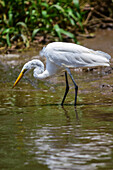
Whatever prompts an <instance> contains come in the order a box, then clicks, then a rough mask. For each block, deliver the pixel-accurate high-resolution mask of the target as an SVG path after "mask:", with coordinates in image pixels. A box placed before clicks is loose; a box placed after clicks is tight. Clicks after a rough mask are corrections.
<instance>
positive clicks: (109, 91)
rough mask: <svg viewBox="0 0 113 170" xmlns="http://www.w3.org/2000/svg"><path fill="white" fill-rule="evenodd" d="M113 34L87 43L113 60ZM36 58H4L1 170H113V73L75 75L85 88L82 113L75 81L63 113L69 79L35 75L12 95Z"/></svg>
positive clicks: (0, 95) (82, 89) (1, 64)
mask: <svg viewBox="0 0 113 170" xmlns="http://www.w3.org/2000/svg"><path fill="white" fill-rule="evenodd" d="M112 34H113V31H101V32H97V36H96V38H94V39H89V40H83V41H82V43H83V44H84V45H85V46H87V47H90V48H93V46H94V49H100V50H103V51H105V52H108V53H109V54H110V55H112V54H113V48H112V44H113V43H112V41H113V40H112V38H111V37H112V36H111V35H112ZM102 40H103V41H102ZM105 42H106V43H105ZM110 42H111V43H110ZM105 44H106V45H105ZM35 55H37V51H33V52H24V53H22V54H17V55H14V56H10V55H7V56H0V71H1V74H0V169H22V170H23V169H41V170H46V169H51V170H60V169H67V170H71V169H72V170H105V169H107V170H112V169H113V81H112V80H113V74H112V72H113V71H112V68H111V67H110V68H98V69H94V70H93V71H88V70H84V71H81V70H79V69H75V70H72V74H73V76H74V79H75V80H76V82H77V84H78V86H79V92H78V104H77V108H76V109H75V108H74V106H73V103H74V87H73V84H72V82H71V80H70V79H69V83H70V92H69V94H68V96H67V99H66V101H65V105H64V108H62V107H61V106H60V103H61V101H62V97H63V94H64V90H65V81H64V74H63V73H61V75H59V76H57V77H54V78H52V79H50V80H47V81H36V80H34V78H33V77H32V73H29V74H28V75H26V76H27V77H25V78H23V79H22V81H21V82H19V84H18V85H17V87H15V88H14V89H12V85H13V83H14V81H15V79H16V78H17V76H18V74H19V71H20V70H21V68H22V65H23V63H25V62H26V61H28V60H29V59H31V58H32V57H31V56H35ZM112 56H113V55H112ZM37 58H38V57H37ZM111 66H112V60H111Z"/></svg>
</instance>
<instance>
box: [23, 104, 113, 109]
mask: <svg viewBox="0 0 113 170" xmlns="http://www.w3.org/2000/svg"><path fill="white" fill-rule="evenodd" d="M95 105H100V106H102V105H104V106H105V105H109V106H111V105H113V103H80V104H77V106H95ZM36 106H42V107H45V106H61V104H60V103H56V104H53V103H50V104H36V105H27V106H22V107H36ZM64 106H73V107H74V108H75V110H76V109H77V106H76V107H75V106H74V104H64V105H63V108H64ZM61 107H62V106H61Z"/></svg>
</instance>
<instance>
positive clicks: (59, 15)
mask: <svg viewBox="0 0 113 170" xmlns="http://www.w3.org/2000/svg"><path fill="white" fill-rule="evenodd" d="M112 11H113V2H112V0H104V1H101V0H97V1H90V0H87V1H86V0H81V1H78V0H53V1H51V0H47V1H45V0H0V47H3V46H4V47H7V46H9V47H11V46H12V45H13V46H15V48H17V47H18V46H19V45H21V44H24V46H26V47H29V46H30V43H31V42H32V41H37V42H43V43H45V42H47V41H70V39H71V41H73V42H76V43H77V39H76V37H77V36H78V35H80V34H86V35H89V33H90V32H91V31H92V30H94V29H95V28H98V27H101V28H105V27H111V28H112V27H113V19H112V18H113V12H112Z"/></svg>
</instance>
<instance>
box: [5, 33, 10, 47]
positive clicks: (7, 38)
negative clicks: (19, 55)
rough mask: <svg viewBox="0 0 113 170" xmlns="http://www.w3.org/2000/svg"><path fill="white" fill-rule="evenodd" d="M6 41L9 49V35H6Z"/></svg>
mask: <svg viewBox="0 0 113 170" xmlns="http://www.w3.org/2000/svg"><path fill="white" fill-rule="evenodd" d="M6 41H7V44H8V46H9V47H11V43H10V37H9V34H6Z"/></svg>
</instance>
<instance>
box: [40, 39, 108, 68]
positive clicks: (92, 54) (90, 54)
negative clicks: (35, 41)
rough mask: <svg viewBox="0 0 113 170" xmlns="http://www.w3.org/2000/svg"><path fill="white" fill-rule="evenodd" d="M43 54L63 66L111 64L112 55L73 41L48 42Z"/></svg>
mask: <svg viewBox="0 0 113 170" xmlns="http://www.w3.org/2000/svg"><path fill="white" fill-rule="evenodd" d="M41 54H42V55H44V56H45V57H46V58H48V59H49V60H50V61H51V62H52V63H55V64H56V65H58V66H61V67H64V66H65V67H71V68H73V67H91V66H101V65H103V66H109V59H110V58H111V56H110V55H109V54H107V53H104V52H102V51H94V50H92V49H88V48H86V47H83V46H81V45H77V44H73V43H63V42H54V43H50V44H48V45H47V46H46V47H45V48H44V49H43V50H42V51H41Z"/></svg>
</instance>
